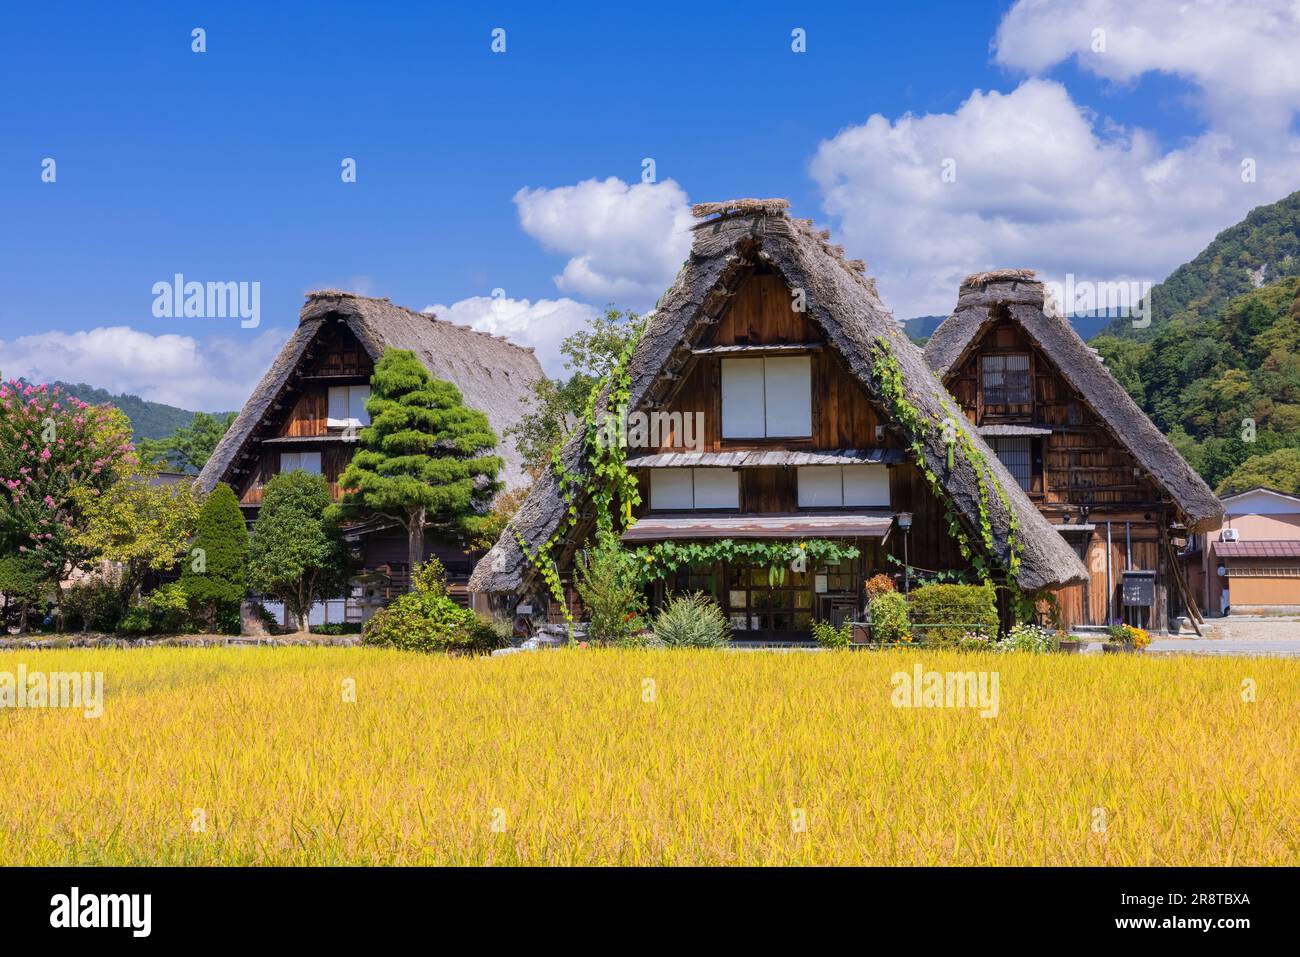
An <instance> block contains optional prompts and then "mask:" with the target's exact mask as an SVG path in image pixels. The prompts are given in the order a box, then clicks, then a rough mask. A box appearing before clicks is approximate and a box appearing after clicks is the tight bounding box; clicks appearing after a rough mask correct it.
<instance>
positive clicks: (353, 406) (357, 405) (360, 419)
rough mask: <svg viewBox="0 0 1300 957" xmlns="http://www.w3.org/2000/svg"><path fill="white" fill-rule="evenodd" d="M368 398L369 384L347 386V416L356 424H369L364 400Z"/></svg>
mask: <svg viewBox="0 0 1300 957" xmlns="http://www.w3.org/2000/svg"><path fill="white" fill-rule="evenodd" d="M369 398H370V386H368V385H353V386H348V418H350V419H353V420H355V421H356V424H357V425H369V424H370V416H369V415H367V414H366V401H367V400H368V399H369Z"/></svg>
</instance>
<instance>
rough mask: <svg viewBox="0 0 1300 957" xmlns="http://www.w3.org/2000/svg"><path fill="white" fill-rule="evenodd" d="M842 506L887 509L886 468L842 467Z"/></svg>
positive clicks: (875, 466) (882, 466) (887, 471)
mask: <svg viewBox="0 0 1300 957" xmlns="http://www.w3.org/2000/svg"><path fill="white" fill-rule="evenodd" d="M844 504H845V505H853V506H857V507H859V508H889V469H888V467H886V466H884V465H846V466H844Z"/></svg>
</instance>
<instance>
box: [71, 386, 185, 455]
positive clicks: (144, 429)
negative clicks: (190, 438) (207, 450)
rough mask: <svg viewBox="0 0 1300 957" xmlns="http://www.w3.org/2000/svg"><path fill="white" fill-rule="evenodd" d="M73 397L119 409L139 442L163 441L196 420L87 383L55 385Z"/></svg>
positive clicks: (170, 408)
mask: <svg viewBox="0 0 1300 957" xmlns="http://www.w3.org/2000/svg"><path fill="white" fill-rule="evenodd" d="M50 385H52V386H58V387H59V388H60V389H62V390H63V391H64V392H66V393H68V394H69V395H72V396H75V397H76V398H78V399H80V400H81V401H82V402H89V403H90V404H91V405H115V406H117V407H118V408H119V409H121V410H122V411H123V412H125V413H126V416H127V418H129V419H130V420H131V428H132V429H134V430H135V439H136V441H137V442H138V441H139V440H140V439H161V438H164V437H166V436H168V435H171V434H172V433H173V432H175V431H176V430H177V429H181V428H184V427H185V426H187V425H189V424H190V422H191V421H192V420H193V419H194V413H193V412H190V411H188V410H186V409H179V408H177V407H176V406H174V405H166V404H165V403H162V402H150V401H149V400H148V399H142V398H140V397H139V396H138V395H129V394H128V393H125V392H122V393H118V394H117V395H114V394H113V393H111V392H109V391H108V390H107V389H97V388H95V387H94V386H93V385H87V384H86V383H84V382H77V383H72V382H51V383H50Z"/></svg>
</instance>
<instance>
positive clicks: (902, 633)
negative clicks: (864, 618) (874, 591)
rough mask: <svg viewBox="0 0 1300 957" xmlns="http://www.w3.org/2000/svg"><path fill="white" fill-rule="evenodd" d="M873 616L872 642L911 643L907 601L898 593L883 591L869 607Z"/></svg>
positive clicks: (869, 612)
mask: <svg viewBox="0 0 1300 957" xmlns="http://www.w3.org/2000/svg"><path fill="white" fill-rule="evenodd" d="M867 613H868V614H869V615H870V616H871V640H872V641H879V642H884V643H886V644H894V643H896V642H900V641H911V640H912V635H911V628H910V627H909V622H908V620H907V599H906V598H904V597H903V596H902V595H901V594H900V593H899V592H896V591H882V592H881V593H880V594H878V595H876V597H875V598H873V599H871V603H870V604H869V605H868V606H867Z"/></svg>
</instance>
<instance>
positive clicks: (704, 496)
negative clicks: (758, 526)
mask: <svg viewBox="0 0 1300 957" xmlns="http://www.w3.org/2000/svg"><path fill="white" fill-rule="evenodd" d="M650 507H651V508H652V509H655V510H657V511H659V510H683V511H684V510H689V509H715V508H740V478H739V474H738V473H737V472H736V471H735V470H734V469H652V470H651V471H650Z"/></svg>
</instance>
